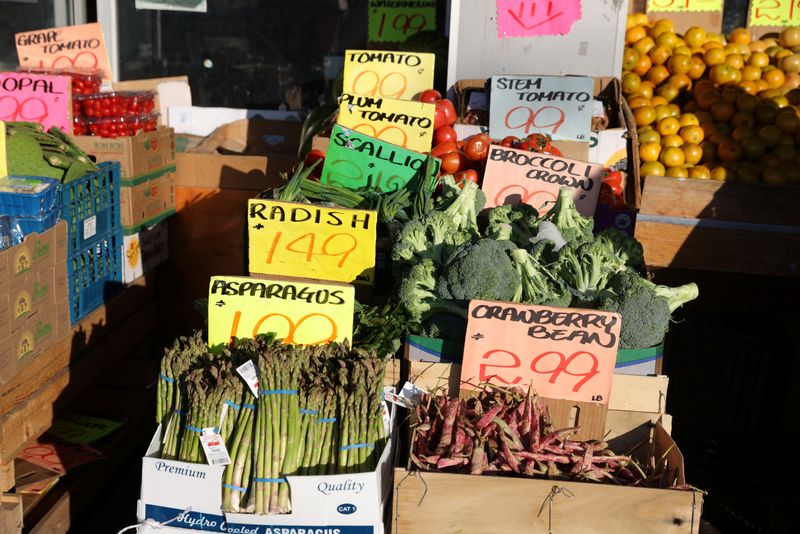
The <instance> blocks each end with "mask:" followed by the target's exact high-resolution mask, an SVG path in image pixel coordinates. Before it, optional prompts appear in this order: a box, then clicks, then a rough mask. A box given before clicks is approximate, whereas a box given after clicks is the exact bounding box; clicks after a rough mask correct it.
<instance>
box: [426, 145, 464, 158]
mask: <svg viewBox="0 0 800 534" xmlns="http://www.w3.org/2000/svg"><path fill="white" fill-rule="evenodd" d="M456 151H458V146H456V143H454V142H452V141H446V142H444V143H440V144H438V145H436V146H435V147H433V150H431V156H433V157H434V158H440V157H442V156H444V155H445V154H447V153H448V152H456Z"/></svg>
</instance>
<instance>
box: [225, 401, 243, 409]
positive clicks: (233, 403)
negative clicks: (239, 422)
mask: <svg viewBox="0 0 800 534" xmlns="http://www.w3.org/2000/svg"><path fill="white" fill-rule="evenodd" d="M225 404H227V405H228V406H230V407H231V408H233V409H234V410H238V409H239V408H241V406H239V405H238V404H236V403H235V402H231V401H229V400H226V401H225Z"/></svg>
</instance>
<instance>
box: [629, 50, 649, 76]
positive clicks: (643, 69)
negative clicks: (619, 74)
mask: <svg viewBox="0 0 800 534" xmlns="http://www.w3.org/2000/svg"><path fill="white" fill-rule="evenodd" d="M652 66H653V62H652V61H650V56H648V55H647V54H642V55H640V56H639V62H638V63H637V64H636V66H635V67H634V68H633V72H635V73H636V74H638V75H639V76H644V75H645V74H647V71H648V70H650V67H652Z"/></svg>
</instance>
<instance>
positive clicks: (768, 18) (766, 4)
mask: <svg viewBox="0 0 800 534" xmlns="http://www.w3.org/2000/svg"><path fill="white" fill-rule="evenodd" d="M747 25H748V26H767V27H771V26H798V25H800V5H798V2H797V0H751V2H750V16H749V18H748V20H747Z"/></svg>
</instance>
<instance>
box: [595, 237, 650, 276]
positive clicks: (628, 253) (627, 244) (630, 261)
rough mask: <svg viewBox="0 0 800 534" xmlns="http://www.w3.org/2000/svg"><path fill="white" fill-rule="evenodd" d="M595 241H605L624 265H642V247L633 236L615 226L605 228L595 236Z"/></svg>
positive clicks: (635, 267) (639, 266)
mask: <svg viewBox="0 0 800 534" xmlns="http://www.w3.org/2000/svg"><path fill="white" fill-rule="evenodd" d="M595 241H600V242H602V243H605V245H606V246H607V247H609V248H610V249H611V250H612V251H613V252H614V254H615V255H616V256H617V257H618V258H619V259H620V260H622V261H623V262H624V263H625V265H627V266H628V267H631V268H633V269H641V268H643V267H644V249H643V248H642V244H641V243H639V241H637V240H636V239H635V238H633V237H631V236H629V235H627V234H626V233H625V232H621V231H619V230H617V229H616V228H606V229H605V230H603V231H602V232H600V233H598V234H597V235H596V236H595Z"/></svg>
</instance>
